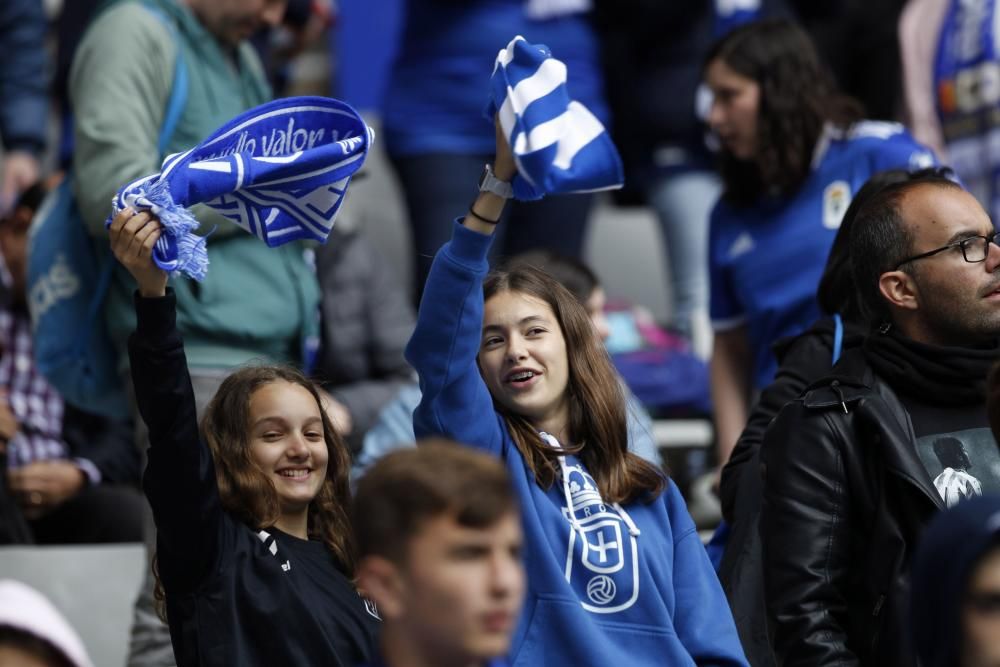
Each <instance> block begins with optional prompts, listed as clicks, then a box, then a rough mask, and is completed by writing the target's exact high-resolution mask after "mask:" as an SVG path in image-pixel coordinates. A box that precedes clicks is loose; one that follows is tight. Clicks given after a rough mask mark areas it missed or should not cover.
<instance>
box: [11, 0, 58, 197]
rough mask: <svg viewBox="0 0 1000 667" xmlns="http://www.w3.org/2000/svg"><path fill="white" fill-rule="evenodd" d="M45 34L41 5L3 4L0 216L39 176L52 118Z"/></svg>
mask: <svg viewBox="0 0 1000 667" xmlns="http://www.w3.org/2000/svg"><path fill="white" fill-rule="evenodd" d="M46 29H47V24H46V20H45V13H44V10H43V7H42V2H41V0H5V1H4V2H3V3H0V52H2V53H3V58H0V143H2V145H3V153H2V155H0V216H3V215H7V214H8V213H9V212H10V210H11V208H12V207H13V206H14V204H15V203H16V202H17V199H18V197H20V195H21V193H22V192H23V191H24V190H26V189H27V188H28V187H29V186H31V185H33V184H34V183H35V182H37V181H38V179H39V177H40V176H41V166H40V164H39V159H40V157H41V154H42V151H43V150H44V149H45V144H46V132H47V131H48V117H49V99H48V84H49V82H48V76H49V67H48V58H47V56H46V52H45V31H46Z"/></svg>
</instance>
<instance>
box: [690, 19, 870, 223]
mask: <svg viewBox="0 0 1000 667" xmlns="http://www.w3.org/2000/svg"><path fill="white" fill-rule="evenodd" d="M717 60H720V61H721V62H722V63H724V64H725V65H726V66H727V67H728V68H729V69H731V70H733V71H734V72H736V73H737V74H740V75H741V76H744V77H746V78H748V79H751V80H752V81H754V82H756V83H757V85H758V86H759V87H760V107H759V109H758V112H757V154H756V156H755V157H754V159H753V160H740V159H738V158H737V157H736V156H734V155H732V154H731V153H730V152H728V151H727V150H725V149H723V150H722V151H721V152H720V155H719V169H720V172H721V175H722V180H723V185H724V193H723V197H724V198H725V200H726V201H728V202H730V203H732V204H735V205H738V206H749V205H752V204H754V203H756V202H757V200H758V199H759V198H760V196H761V195H763V194H765V193H770V194H776V195H779V196H789V195H791V194H794V193H795V191H796V190H798V189H799V187H800V186H801V185H802V183H803V182H805V180H806V178H807V177H808V176H809V172H810V169H811V165H812V158H813V152H814V150H815V148H816V144H817V142H818V141H819V138H820V135H821V134H822V132H823V126H824V125H825V124H826V123H830V124H832V125H834V126H836V127H839V128H846V127H848V126H849V125H851V124H852V123H854V122H856V121H858V120H859V119H861V117H862V116H863V115H864V110H863V108H862V106H861V104H860V103H859V102H857V101H856V100H854V99H852V98H850V97H847V96H846V95H843V94H841V93H839V92H838V91H837V88H836V85H835V84H834V82H833V78H832V77H831V76H830V74H829V72H828V71H827V69H826V68H825V67H824V66H823V65H822V64H821V63H820V59H819V55H818V54H817V53H816V48H815V47H814V46H813V43H812V40H810V39H809V36H808V35H807V34H806V33H805V32H804V31H803V30H802V29H801V28H799V27H798V26H796V25H795V24H794V23H792V22H791V21H787V20H784V19H772V20H765V21H755V22H753V23H749V24H747V25H744V26H741V27H739V28H737V29H735V30H733V31H732V32H731V33H729V34H728V35H726V36H725V37H723V38H722V39H721V40H720V41H718V42H716V44H715V45H714V46H713V47H712V49H711V50H710V51H709V52H708V56H707V57H706V58H705V61H704V62H705V68H704V69H706V70H707V69H708V67H709V65H711V64H712V63H714V62H716V61H717Z"/></svg>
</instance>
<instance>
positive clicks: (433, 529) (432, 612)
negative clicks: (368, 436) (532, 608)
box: [353, 440, 525, 667]
mask: <svg viewBox="0 0 1000 667" xmlns="http://www.w3.org/2000/svg"><path fill="white" fill-rule="evenodd" d="M353 524H354V527H355V533H356V535H357V543H358V584H359V586H360V588H361V589H362V590H364V591H365V593H366V594H367V595H369V596H371V598H372V600H373V601H374V602H375V603H376V604H377V605H378V610H379V614H380V615H381V616H382V621H383V624H382V633H381V641H380V644H381V651H380V653H381V659H380V660H376V661H374V662H373V664H375V665H382V666H384V667H404V666H405V665H434V666H435V667H502V665H506V664H507V662H506V660H504V658H505V656H506V654H507V650H508V648H509V647H510V639H511V634H512V633H513V632H514V628H515V627H516V625H517V620H518V616H519V615H520V613H521V605H522V602H523V600H524V589H525V576H524V563H523V561H522V557H521V548H522V543H523V539H524V538H523V536H522V533H521V521H520V518H519V516H518V506H517V499H516V497H515V495H514V489H513V487H512V486H511V480H510V476H509V475H508V474H507V471H506V470H505V469H504V467H503V465H501V464H500V462H499V461H497V460H496V459H494V458H492V457H490V456H486V455H485V454H481V453H478V452H474V451H472V450H471V449H469V448H467V447H463V446H461V445H457V444H455V443H450V442H446V441H434V440H425V441H422V442H420V443H419V444H418V446H417V448H416V449H410V450H405V451H399V452H394V453H392V454H389V455H388V456H386V457H385V458H383V459H381V460H380V461H379V462H378V463H376V464H375V465H374V466H373V467H372V468H371V470H369V472H368V473H367V474H365V476H364V477H363V478H362V479H361V482H360V483H359V484H358V493H357V496H356V497H355V502H354V519H353Z"/></svg>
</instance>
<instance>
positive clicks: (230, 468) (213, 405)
mask: <svg viewBox="0 0 1000 667" xmlns="http://www.w3.org/2000/svg"><path fill="white" fill-rule="evenodd" d="M279 381H285V382H289V383H291V384H296V385H299V386H300V387H303V388H304V389H305V390H306V391H308V392H309V393H310V394H311V395H312V397H313V399H314V400H315V401H316V405H317V406H319V412H320V415H321V417H322V419H323V439H324V440H325V441H326V449H327V452H328V454H329V462H328V463H327V469H326V479H325V480H323V485H322V486H321V487H320V490H319V493H317V494H316V497H315V498H313V500H312V502H311V503H309V514H308V522H307V532H308V535H309V538H310V539H314V540H320V541H322V542H323V543H324V544H325V545H326V546H327V548H328V549H329V550H330V551H331V553H332V554H333V556H334V558H335V559H336V561H337V563H338V564H339V566H340V567H341V569H342V570H343V572H344V573H345V574H346V575H347V576H348V577H349V578H350V577H353V576H354V567H355V564H356V558H357V556H356V549H355V544H354V534H353V532H352V531H351V526H350V519H349V517H350V512H351V489H350V483H349V478H348V474H349V472H350V456H349V454H348V452H347V448H346V447H345V445H344V442H343V440H342V439H341V438H340V436H339V435H338V434H337V431H336V430H335V429H334V427H333V424H332V423H331V422H330V419H329V417H327V414H326V411H325V410H324V409H323V401H322V398H321V394H320V391H321V390H320V389H319V388H318V387H317V386H316V385H315V384H314V383H313V382H311V381H310V380H309V379H308V378H307V377H306V376H305V375H303V374H302V373H301V372H299V371H298V370H296V369H295V368H292V367H291V366H279V365H268V366H264V365H261V366H247V367H244V368H240V369H238V370H236V371H235V372H233V373H232V374H231V375H229V376H228V377H227V378H226V379H225V380H223V382H222V384H221V385H220V386H219V390H218V391H217V392H216V393H215V396H214V397H213V398H212V400H211V401H210V402H209V404H208V406H207V407H206V408H205V414H204V415H203V416H202V420H201V432H202V436H203V437H204V438H205V441H206V442H207V443H208V448H209V450H210V451H211V453H212V460H213V461H214V463H215V478H216V482H217V484H218V487H219V499H220V501H221V503H222V507H223V509H225V510H226V511H227V512H229V513H230V514H232V515H233V516H234V517H236V518H237V519H239V520H240V521H242V522H243V523H245V524H246V525H248V526H250V527H251V528H253V529H254V530H260V529H263V528H269V527H271V526H273V525H274V524H275V523H276V522H277V521H278V517H279V515H280V511H281V509H280V503H279V500H278V492H277V490H276V489H275V488H274V482H272V481H271V480H270V479H269V478H268V477H267V475H266V474H265V473H264V471H263V470H261V468H260V466H259V465H257V463H256V462H255V461H254V460H253V457H252V456H251V454H250V399H251V397H252V396H253V395H254V393H255V392H256V391H257V390H258V389H260V388H261V387H263V386H265V385H269V384H271V383H273V382H279ZM153 568H154V574H156V575H157V576H156V591H155V597H156V600H157V602H158V603H160V605H161V608H160V609H158V612H159V613H160V616H161V617H165V614H164V610H163V609H162V603H163V601H164V600H165V597H164V593H163V588H162V586H161V584H160V580H159V576H158V573H157V572H156V569H157V568H156V560H155V559H154V562H153Z"/></svg>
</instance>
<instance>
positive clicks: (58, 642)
mask: <svg viewBox="0 0 1000 667" xmlns="http://www.w3.org/2000/svg"><path fill="white" fill-rule="evenodd" d="M0 665H5V666H13V667H93V663H92V662H91V661H90V656H88V655H87V649H86V647H85V646H84V645H83V641H82V640H81V639H80V636H79V635H78V634H77V633H76V631H75V630H74V629H73V627H72V626H71V625H70V624H69V623H68V622H67V621H66V619H65V618H64V617H63V615H62V614H60V613H59V610H58V609H56V608H55V607H54V606H53V605H52V603H51V602H49V601H48V600H47V599H46V598H45V596H43V595H42V594H41V593H39V592H38V591H36V590H35V589H33V588H31V587H30V586H26V585H25V584H22V583H21V582H20V581H14V580H13V579H5V580H0Z"/></svg>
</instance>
